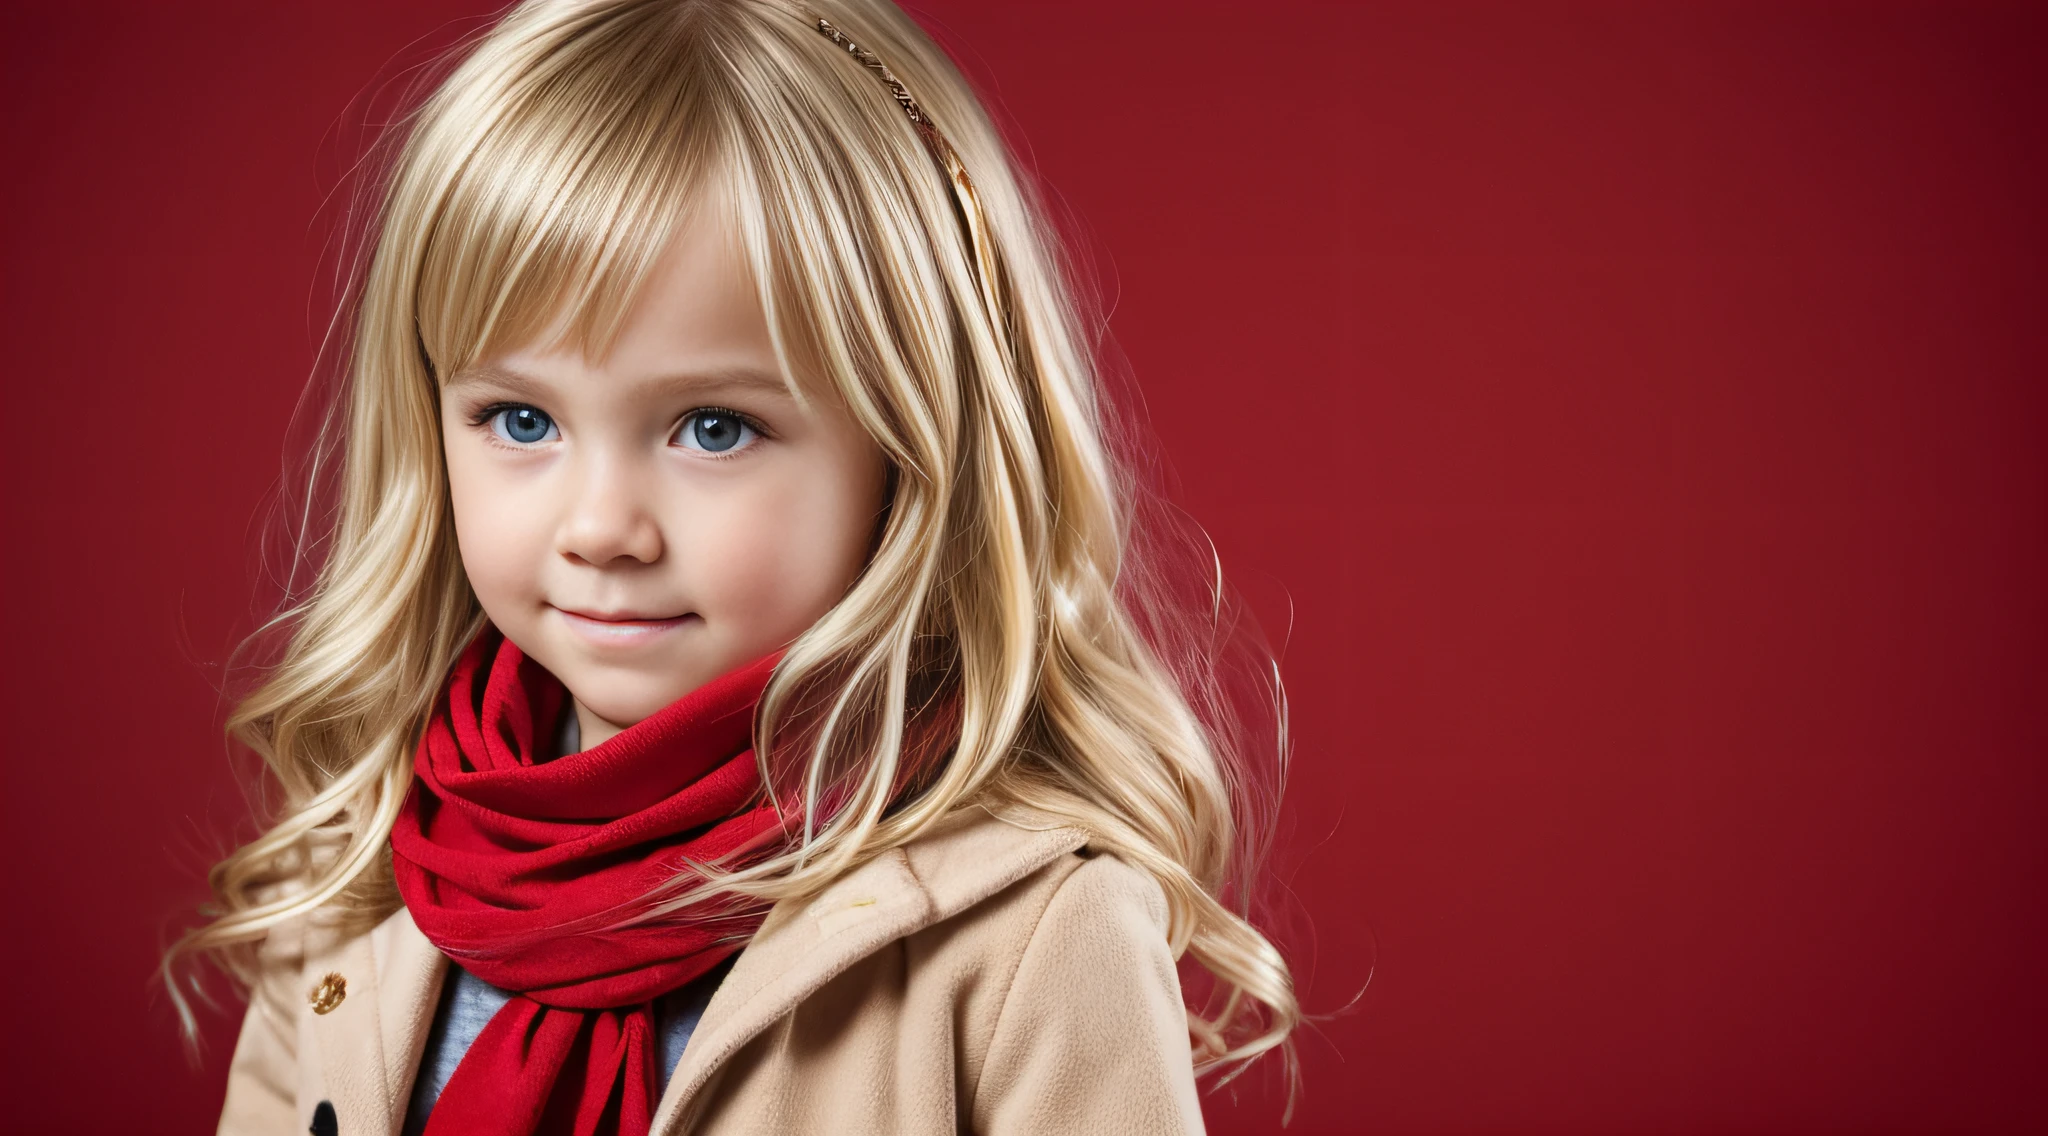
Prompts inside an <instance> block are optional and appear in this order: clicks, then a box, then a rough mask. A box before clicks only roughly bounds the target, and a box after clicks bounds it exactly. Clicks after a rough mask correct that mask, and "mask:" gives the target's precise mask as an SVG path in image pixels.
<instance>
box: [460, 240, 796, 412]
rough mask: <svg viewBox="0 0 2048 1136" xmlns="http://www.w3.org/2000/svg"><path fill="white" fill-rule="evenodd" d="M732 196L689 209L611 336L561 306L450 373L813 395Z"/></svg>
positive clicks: (508, 380) (510, 382)
mask: <svg viewBox="0 0 2048 1136" xmlns="http://www.w3.org/2000/svg"><path fill="white" fill-rule="evenodd" d="M722 204H723V203H722V202H718V201H715V200H714V201H705V202H700V203H698V204H697V207H696V208H692V209H690V210H688V212H687V213H686V214H685V215H684V216H683V217H682V218H681V220H680V221H679V223H678V224H677V225H676V226H675V227H674V229H673V230H672V231H671V232H670V234H669V238H668V240H667V242H666V243H665V244H664V245H663V247H662V248H661V251H660V252H659V254H658V255H657V256H656V257H655V258H654V259H653V261H652V263H651V264H650V265H649V268H648V271H647V273H646V275H645V277H644V278H643V279H642V281H641V282H640V286H639V288H638V289H637V290H636V291H635V292H634V293H633V294H632V295H631V297H630V298H629V299H628V301H627V302H626V304H625V307H624V311H623V313H622V319H621V320H620V322H619V323H618V325H617V328H616V331H615V333H614V334H613V335H612V336H611V337H610V339H609V341H608V342H605V343H603V344H596V343H592V342H590V341H589V340H588V339H587V338H582V337H579V336H577V335H576V334H575V331H574V328H575V325H576V324H577V322H578V321H577V318H576V317H577V313H574V312H563V313H559V314H558V315H557V316H556V317H555V318H554V319H553V320H552V321H550V324H549V326H548V327H546V328H545V329H544V330H543V331H541V332H540V333H538V334H536V335H534V336H532V337H530V338H529V339H527V340H526V341H524V342H518V343H514V344H511V345H508V346H507V347H505V348H503V349H500V350H495V351H492V352H490V353H488V354H486V355H484V356H483V357H481V358H479V359H478V360H477V361H476V362H475V363H473V364H472V365H470V366H468V367H465V368H463V369H462V370H461V371H459V372H457V373H456V374H455V375H453V376H451V377H450V378H449V379H448V385H450V386H451V387H452V386H460V385H463V384H465V383H468V382H472V381H479V380H490V381H492V383H493V385H495V386H500V387H505V388H511V389H515V390H516V389H517V388H519V387H521V386H523V385H531V384H532V382H533V380H535V379H536V378H539V377H543V376H555V375H562V374H564V373H565V372H570V373H600V374H603V375H605V376H609V377H614V378H618V379H622V380H628V381H632V382H634V383H636V384H652V385H655V386H658V387H664V388H674V387H697V388H717V389H725V390H748V391H751V392H754V393H757V394H780V395H784V396H786V397H789V398H791V399H793V400H795V401H798V402H804V401H806V398H807V396H806V394H805V392H804V391H803V390H802V389H801V387H800V385H799V384H798V383H796V382H795V381H794V379H793V377H792V376H791V375H789V373H788V371H787V368H786V367H784V366H783V364H782V362H781V361H780V359H779V357H778V354H777V351H776V345H775V337H774V335H773V333H772V332H771V330H770V328H769V326H768V318H767V314H766V311H765V309H764V308H763V306H762V302H761V297H760V293H759V290H758V288H757V286H756V282H755V278H754V275H753V273H752V271H751V270H750V269H749V267H748V263H747V258H746V256H745V253H744V250H743V249H742V247H741V246H740V244H739V241H738V238H737V235H736V233H735V230H734V226H733V225H732V223H731V221H730V220H729V214H728V212H727V211H726V210H725V209H724V208H722V207H721V206H722Z"/></svg>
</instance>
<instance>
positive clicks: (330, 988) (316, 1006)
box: [306, 972, 348, 1014]
mask: <svg viewBox="0 0 2048 1136" xmlns="http://www.w3.org/2000/svg"><path fill="white" fill-rule="evenodd" d="M346 997H348V979H346V978H343V977H342V976H341V975H339V974H334V973H332V972H329V973H328V975H327V977H325V978H323V979H321V980H320V985H318V986H315V987H313V993H312V994H310V995H308V996H307V998H306V1000H307V1001H309V1002H311V1003H312V1004H313V1012H314V1013H316V1014H331V1013H333V1012H334V1008H335V1007H336V1006H339V1005H341V1000H342V999H343V998H346Z"/></svg>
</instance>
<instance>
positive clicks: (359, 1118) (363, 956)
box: [305, 908, 448, 1136]
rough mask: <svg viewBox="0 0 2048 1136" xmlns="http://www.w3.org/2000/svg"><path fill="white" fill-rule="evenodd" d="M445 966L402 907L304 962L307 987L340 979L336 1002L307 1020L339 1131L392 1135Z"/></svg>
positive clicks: (399, 1122)
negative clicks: (342, 989)
mask: <svg viewBox="0 0 2048 1136" xmlns="http://www.w3.org/2000/svg"><path fill="white" fill-rule="evenodd" d="M447 970H448V959H447V956H445V955H443V954H442V953H441V952H440V951H439V950H437V949H435V947H434V944H433V943H431V942H429V941H428V940H427V937H426V936H425V935H423V934H421V933H420V930H419V928H418V926H416V925H415V924H414V923H413V921H412V915H411V914H410V913H409V912H407V911H406V910H405V909H404V908H400V909H399V910H398V911H397V912H395V913H393V914H392V916H391V917H390V918H388V919H386V920H385V921H384V922H383V923H380V924H378V925H377V927H376V928H375V929H374V930H372V931H371V932H370V933H369V934H367V935H356V936H352V937H350V938H348V939H346V940H344V941H343V942H341V943H339V944H337V945H336V946H335V947H334V948H333V949H332V953H331V954H326V955H316V956H312V957H309V958H308V959H307V964H306V971H305V974H306V978H307V982H308V983H309V986H314V985H317V984H319V983H320V982H321V981H323V980H324V979H325V977H326V976H327V975H330V974H335V975H339V976H341V979H342V981H343V982H345V983H346V988H345V989H346V993H345V994H344V995H343V997H342V999H341V1001H340V1003H339V1004H338V1005H336V1006H334V1008H333V1009H332V1010H330V1011H329V1012H327V1013H325V1014H315V1015H314V1018H313V1035H314V1040H315V1043H316V1044H317V1045H318V1047H319V1050H320V1074H321V1080H322V1081H323V1082H324V1084H325V1085H326V1090H327V1100H328V1101H329V1102H331V1103H332V1104H333V1106H334V1112H335V1117H336V1119H337V1120H338V1121H339V1122H340V1130H341V1131H342V1132H345V1133H349V1134H350V1136H356V1134H358V1133H360V1134H363V1136H393V1134H395V1133H396V1132H397V1131H398V1130H399V1127H400V1125H402V1124H403V1123H404V1120H405V1102H406V1098H407V1096H408V1095H409V1094H410V1093H411V1090H412V1080H413V1076H414V1074H415V1073H416V1072H417V1070H418V1069H419V1063H420V1054H421V1052H422V1050H423V1049H424V1048H425V1046H426V1040H427V1030H428V1029H429V1028H430V1027H431V1026H432V1025H433V1019H434V1007H435V1004H436V1002H437V1001H438V1000H439V998H440V993H441V981H442V978H443V977H444V976H445V975H446V974H447ZM309 993H310V990H309Z"/></svg>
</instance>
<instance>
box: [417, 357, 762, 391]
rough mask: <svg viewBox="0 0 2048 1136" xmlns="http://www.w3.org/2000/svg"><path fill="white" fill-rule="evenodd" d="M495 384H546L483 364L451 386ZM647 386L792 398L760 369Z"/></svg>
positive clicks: (670, 378)
mask: <svg viewBox="0 0 2048 1136" xmlns="http://www.w3.org/2000/svg"><path fill="white" fill-rule="evenodd" d="M484 382H489V383H494V384H496V385H498V386H501V387H504V388H506V389H507V390H510V391H512V392H514V393H520V394H529V393H533V392H536V391H539V390H540V389H541V388H542V387H544V386H545V385H546V384H545V383H544V382H543V381H542V380H540V379H537V378H534V377H533V376H531V375H528V374H525V373H523V372H520V371H515V370H513V369H512V368H510V367H502V366H497V365H494V364H483V365H480V366H475V367H466V368H464V369H462V370H460V371H457V372H456V373H455V374H453V375H450V376H449V377H448V380H447V386H448V387H449V388H450V389H453V388H456V387H460V386H466V385H470V384H474V383H484ZM640 385H643V386H648V387H653V388H655V389H657V390H663V391H678V392H687V391H695V390H703V389H708V388H709V389H715V388H720V387H747V388H751V389H756V390H759V391H762V392H763V393H767V394H779V395H783V396H784V397H788V396H789V393H790V391H789V384H788V383H787V382H785V381H784V380H783V378H782V376H781V375H779V374H776V373H774V372H772V371H763V370H761V369H759V368H756V367H728V368H720V369H715V370H709V371H679V372H677V373H675V374H671V375H656V376H654V377H653V378H650V379H647V380H645V381H644V382H643V383H642V384H640Z"/></svg>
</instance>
